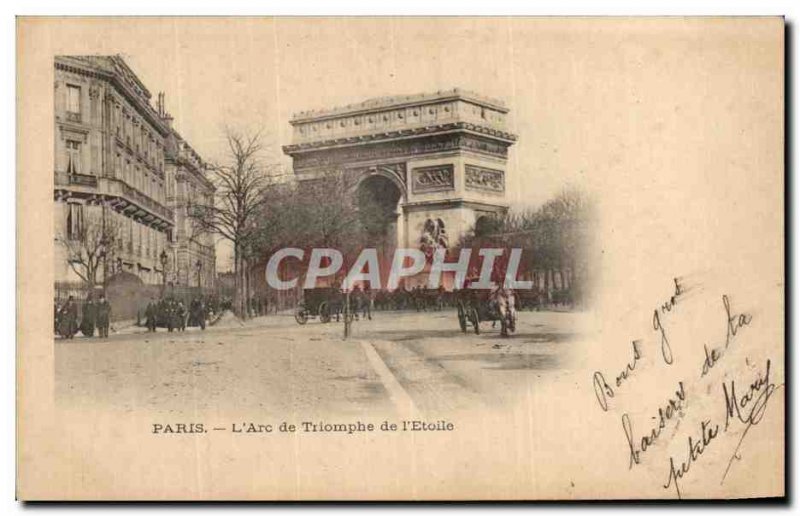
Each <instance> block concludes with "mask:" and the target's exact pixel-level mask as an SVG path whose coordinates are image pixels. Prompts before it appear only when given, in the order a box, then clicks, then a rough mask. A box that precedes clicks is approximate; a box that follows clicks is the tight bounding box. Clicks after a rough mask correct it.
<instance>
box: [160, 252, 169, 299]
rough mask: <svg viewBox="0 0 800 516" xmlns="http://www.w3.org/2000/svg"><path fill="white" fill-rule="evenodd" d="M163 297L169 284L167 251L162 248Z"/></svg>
mask: <svg viewBox="0 0 800 516" xmlns="http://www.w3.org/2000/svg"><path fill="white" fill-rule="evenodd" d="M159 259H160V260H161V297H164V289H165V288H166V286H167V251H166V250H164V249H162V250H161V256H159Z"/></svg>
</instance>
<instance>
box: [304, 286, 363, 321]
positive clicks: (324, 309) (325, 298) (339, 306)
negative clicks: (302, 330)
mask: <svg viewBox="0 0 800 516" xmlns="http://www.w3.org/2000/svg"><path fill="white" fill-rule="evenodd" d="M346 299H347V297H346V295H345V294H344V293H343V292H342V291H341V290H339V289H338V288H331V287H324V288H310V289H309V288H307V289H304V290H303V299H302V300H301V301H300V302H299V303H297V307H296V308H295V311H294V318H295V320H296V321H297V323H298V324H305V323H307V322H308V320H309V319H310V318H311V317H319V321H320V322H322V323H328V322H330V321H331V319H332V318H334V317H335V318H336V320H337V322H338V321H339V319H340V316H341V315H342V314H343V312H344V308H345V303H346ZM350 308H351V310H349V311H348V316H349V317H353V313H354V311H353V310H352V308H353V301H352V300H351V302H350Z"/></svg>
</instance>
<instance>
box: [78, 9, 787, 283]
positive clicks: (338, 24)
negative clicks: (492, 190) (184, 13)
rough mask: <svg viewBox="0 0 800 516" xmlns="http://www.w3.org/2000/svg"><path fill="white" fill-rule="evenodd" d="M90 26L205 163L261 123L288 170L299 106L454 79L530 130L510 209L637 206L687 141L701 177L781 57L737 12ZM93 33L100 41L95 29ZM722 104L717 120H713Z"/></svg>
mask: <svg viewBox="0 0 800 516" xmlns="http://www.w3.org/2000/svg"><path fill="white" fill-rule="evenodd" d="M86 23H88V24H92V23H97V28H98V31H97V33H96V35H94V36H89V37H95V38H96V40H90V41H88V42H87V43H86V44H87V45H91V46H92V48H96V49H98V51H100V52H104V53H120V54H122V55H123V57H124V58H125V59H126V60H127V62H128V63H129V64H130V66H131V67H132V69H133V70H134V71H135V72H136V73H137V74H138V75H139V76H140V78H141V79H142V80H143V82H144V83H145V85H147V87H148V88H149V89H150V90H151V93H152V94H153V97H154V98H155V96H156V93H157V92H158V91H164V92H165V93H166V105H167V109H168V111H169V112H171V114H172V115H173V116H174V117H175V126H176V128H177V129H178V130H179V131H180V132H181V134H182V135H183V136H184V137H185V138H186V139H187V140H188V141H189V142H190V144H191V145H192V146H193V147H194V148H195V149H196V150H197V151H198V152H199V153H200V155H201V156H203V157H204V158H205V159H206V160H208V161H218V160H220V159H222V158H223V157H224V145H223V140H222V137H223V130H224V127H225V126H226V125H229V126H232V127H235V128H238V129H242V130H260V131H262V132H263V135H264V141H265V143H266V144H267V152H266V153H265V158H266V159H267V160H269V161H272V162H277V163H280V164H282V165H283V167H284V168H285V170H287V171H290V170H291V162H290V160H289V159H288V158H287V157H286V156H284V155H283V154H282V152H281V146H282V145H286V144H288V143H290V142H291V126H290V125H289V122H288V121H289V119H290V117H291V115H292V114H293V113H296V112H298V111H304V110H308V109H322V108H330V107H336V106H341V105H346V104H349V103H355V102H360V101H362V100H365V99H368V98H373V97H380V96H386V95H398V94H415V93H423V92H435V91H438V90H445V89H450V88H454V87H460V88H464V89H467V90H472V91H475V92H478V93H480V94H483V95H486V96H489V97H494V98H497V99H500V100H502V101H503V102H504V103H505V104H506V105H507V106H508V107H509V108H510V112H509V114H508V124H509V125H508V128H509V130H511V131H512V132H514V133H516V134H517V135H518V136H519V139H518V141H517V143H516V144H515V145H514V146H513V147H512V148H511V150H510V154H509V163H508V172H507V182H508V188H507V192H508V198H507V200H508V202H509V203H511V204H512V206H520V205H532V206H536V205H539V204H541V203H543V202H544V201H546V200H547V199H549V198H551V197H552V196H554V195H555V194H557V193H558V192H559V191H560V190H561V189H563V188H565V187H566V186H575V185H579V186H581V187H583V188H584V189H587V190H589V191H590V192H591V191H592V190H593V189H597V188H599V189H601V190H602V191H603V192H604V193H603V198H604V199H605V200H606V201H607V202H612V201H614V200H615V199H616V197H617V196H618V197H619V198H618V199H616V200H618V201H620V202H625V201H626V197H625V195H629V192H628V190H627V189H626V188H624V186H625V185H626V184H627V185H629V186H631V187H632V186H633V185H636V184H638V183H637V181H638V178H633V177H632V176H631V174H637V173H641V170H642V168H643V167H648V168H651V169H652V170H651V171H650V173H649V174H648V176H647V177H653V178H655V179H654V180H653V181H650V182H648V183H645V184H644V187H645V188H649V187H650V185H651V184H653V183H654V182H655V183H657V182H658V181H659V178H662V177H665V176H664V175H663V174H669V173H670V170H671V169H672V170H674V169H673V168H672V167H676V166H682V165H681V163H682V162H683V161H684V158H686V156H687V154H686V152H685V150H686V149H687V148H688V149H689V151H690V155H691V156H693V158H692V159H693V161H692V162H691V163H690V166H691V167H692V168H691V170H694V169H695V168H696V169H697V172H698V174H702V173H703V161H704V160H707V159H708V158H709V156H706V155H705V154H704V153H703V149H702V142H703V141H708V140H709V139H710V138H713V137H714V134H715V131H717V130H727V129H729V128H730V127H731V126H723V125H722V124H723V122H722V120H726V119H727V118H726V117H728V118H730V117H735V116H738V115H737V113H738V112H736V111H732V110H731V109H730V106H731V105H740V104H738V103H740V102H744V103H747V102H754V101H753V100H752V99H754V98H756V96H755V92H753V91H752V85H751V79H750V77H749V76H748V75H747V74H742V73H741V70H742V69H743V68H742V64H743V63H745V64H746V65H747V66H746V67H745V68H746V69H748V70H752V71H753V72H752V73H758V70H760V68H759V67H760V66H762V63H763V64H764V66H766V65H767V64H771V63H772V62H774V59H775V58H776V57H777V56H772V55H769V54H767V53H765V52H767V50H765V49H768V48H769V47H766V46H765V47H763V48H762V47H760V46H758V45H752V44H749V45H748V44H747V42H745V41H741V40H742V38H740V34H741V30H746V28H745V27H739V26H737V25H736V21H735V20H734V21H729V22H727V23H725V24H718V25H717V26H715V27H708V26H699V25H698V24H699V23H702V22H701V21H698V20H689V19H679V18H676V19H673V21H672V22H671V24H670V25H669V26H668V27H665V25H664V23H663V21H655V20H651V21H648V20H644V19H640V20H637V21H636V22H635V23H631V22H630V21H626V20H625V19H617V20H613V21H612V20H606V22H604V23H591V22H588V21H587V20H581V19H578V18H574V19H570V20H560V21H559V22H558V23H552V22H551V21H550V20H548V19H546V18H545V19H543V18H499V17H498V18H447V17H440V18H389V17H385V18H325V19H323V18H279V19H274V18H244V19H241V18H240V19H219V18H184V19H174V18H151V19H148V20H147V22H146V23H143V22H142V21H141V20H136V19H131V18H127V19H111V20H108V19H105V20H98V21H96V22H95V21H93V20H89V21H87V22H86ZM99 29H102V30H99ZM81 34H82V35H83V36H82V37H86V35H87V34H88V35H91V34H93V32H92V31H91V27H90V28H88V29H87V27H85V26H84V27H83V28H82V31H81ZM751 107H753V109H754V111H753V112H754V113H761V111H763V109H761V108H762V107H763V106H759V105H755V104H752V105H751ZM712 110H713V112H714V113H716V114H717V116H716V119H719V120H720V122H719V123H716V122H715V121H714V120H713V119H712V120H709V119H708V118H706V113H711V112H712ZM748 113H749V112H748ZM729 121H735V122H742V120H729ZM754 138H755V140H752V139H751V140H748V141H752V142H753V144H755V143H756V142H757V140H758V139H759V138H760V136H759V135H754ZM679 145H680V148H679ZM687 145H688V147H687ZM744 145H748V143H744ZM735 152H736V151H735V150H734V151H733V153H734V154H735ZM686 170H687V171H688V170H690V169H689V168H687V169H686ZM662 173H663V174H662ZM611 177H614V178H615V182H611V183H609V178H611ZM634 179H635V180H634ZM617 185H619V187H618V186H617ZM637 188H639V187H637ZM626 192H628V193H626ZM656 193H657V191H656ZM628 198H630V197H628ZM227 254H228V253H227V252H225V250H224V249H221V252H220V256H219V258H218V262H219V263H218V268H219V269H221V270H225V269H227V268H229V267H230V260H229V258H228V256H227Z"/></svg>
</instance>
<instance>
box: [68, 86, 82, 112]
mask: <svg viewBox="0 0 800 516" xmlns="http://www.w3.org/2000/svg"><path fill="white" fill-rule="evenodd" d="M67 112H68V113H74V114H76V115H80V113H81V88H80V86H73V85H72V84H68V85H67Z"/></svg>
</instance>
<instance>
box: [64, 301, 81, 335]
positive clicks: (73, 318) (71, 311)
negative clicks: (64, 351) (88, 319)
mask: <svg viewBox="0 0 800 516" xmlns="http://www.w3.org/2000/svg"><path fill="white" fill-rule="evenodd" d="M61 325H62V326H61V328H62V329H61V336H62V337H64V338H67V339H71V338H73V337H74V336H75V333H76V332H77V331H78V305H77V304H76V303H75V299H74V298H73V297H72V296H69V298H68V299H67V302H66V303H64V306H62V307H61Z"/></svg>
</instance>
